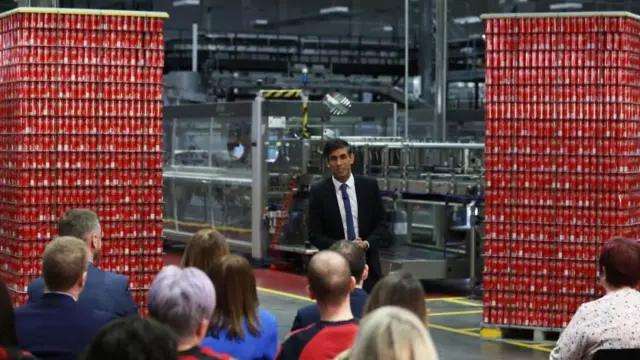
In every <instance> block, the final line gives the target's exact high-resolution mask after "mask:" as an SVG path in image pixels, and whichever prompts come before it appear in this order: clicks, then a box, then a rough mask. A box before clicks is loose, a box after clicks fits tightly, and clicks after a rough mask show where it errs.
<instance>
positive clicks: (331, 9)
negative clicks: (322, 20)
mask: <svg viewBox="0 0 640 360" xmlns="http://www.w3.org/2000/svg"><path fill="white" fill-rule="evenodd" d="M348 12H349V8H348V7H347V6H331V7H327V8H322V9H320V14H322V15H324V14H336V13H341V14H344V13H348Z"/></svg>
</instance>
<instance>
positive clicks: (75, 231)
mask: <svg viewBox="0 0 640 360" xmlns="http://www.w3.org/2000/svg"><path fill="white" fill-rule="evenodd" d="M58 236H73V237H75V238H78V239H80V240H82V241H84V242H85V243H86V245H87V246H88V248H89V250H90V251H91V252H92V256H93V257H94V258H96V259H97V258H98V256H99V255H100V250H101V248H102V229H101V228H100V221H99V219H98V215H97V214H96V213H95V212H93V211H91V210H88V209H72V210H69V211H67V212H66V213H64V215H62V216H61V217H60V219H58ZM91 260H94V259H91Z"/></svg>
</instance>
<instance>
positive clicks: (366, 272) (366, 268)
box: [361, 264, 369, 281]
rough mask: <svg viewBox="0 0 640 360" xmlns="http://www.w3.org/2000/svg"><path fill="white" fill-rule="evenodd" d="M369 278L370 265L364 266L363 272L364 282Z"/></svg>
mask: <svg viewBox="0 0 640 360" xmlns="http://www.w3.org/2000/svg"><path fill="white" fill-rule="evenodd" d="M368 277H369V265H366V264H365V265H364V271H363V272H362V280H361V281H365V280H367V278H368Z"/></svg>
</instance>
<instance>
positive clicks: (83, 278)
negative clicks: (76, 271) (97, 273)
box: [78, 271, 87, 288]
mask: <svg viewBox="0 0 640 360" xmlns="http://www.w3.org/2000/svg"><path fill="white" fill-rule="evenodd" d="M86 283H87V272H86V271H85V272H83V273H82V276H81V277H80V280H78V286H79V287H80V288H84V284H86Z"/></svg>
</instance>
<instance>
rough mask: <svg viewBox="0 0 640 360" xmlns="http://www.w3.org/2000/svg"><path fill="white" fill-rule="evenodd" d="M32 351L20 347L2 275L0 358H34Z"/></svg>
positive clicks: (8, 359) (5, 359)
mask: <svg viewBox="0 0 640 360" xmlns="http://www.w3.org/2000/svg"><path fill="white" fill-rule="evenodd" d="M33 359H35V358H34V357H33V356H32V355H31V354H30V353H28V352H26V351H21V350H19V349H18V338H17V337H16V321H15V313H14V311H13V304H12V303H11V295H10V294H9V289H8V288H7V284H5V282H4V280H3V279H2V277H1V276H0V360H33Z"/></svg>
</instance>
